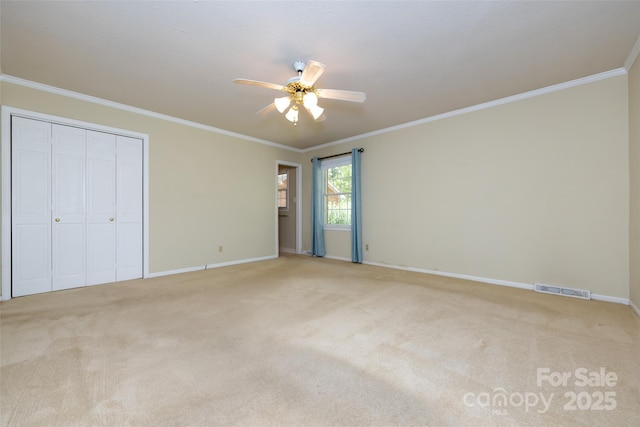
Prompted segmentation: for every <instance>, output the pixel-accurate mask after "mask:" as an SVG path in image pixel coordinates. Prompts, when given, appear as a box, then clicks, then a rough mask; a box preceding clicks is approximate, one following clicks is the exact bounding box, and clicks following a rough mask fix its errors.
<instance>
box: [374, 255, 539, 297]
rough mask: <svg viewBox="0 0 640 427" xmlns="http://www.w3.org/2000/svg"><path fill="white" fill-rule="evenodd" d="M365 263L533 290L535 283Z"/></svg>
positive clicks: (379, 265) (379, 264)
mask: <svg viewBox="0 0 640 427" xmlns="http://www.w3.org/2000/svg"><path fill="white" fill-rule="evenodd" d="M363 264H368V265H375V266H378V267H387V268H395V269H396V270H406V271H414V272H416V273H425V274H435V275H436V276H445V277H454V278H456V279H464V280H472V281H474V282H482V283H490V284H492V285H500V286H508V287H510V288H520V289H527V290H533V288H534V285H531V284H528V283H519V282H511V281H508V280H499V279H489V278H486V277H478V276H469V275H467V274H456V273H447V272H445V271H436V270H428V269H426V268H416V267H405V266H400V265H391V264H382V263H378V262H368V261H365V262H363Z"/></svg>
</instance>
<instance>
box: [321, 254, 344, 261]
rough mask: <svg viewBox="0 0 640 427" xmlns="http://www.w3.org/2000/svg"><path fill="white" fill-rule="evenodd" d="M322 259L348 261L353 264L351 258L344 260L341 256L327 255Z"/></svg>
mask: <svg viewBox="0 0 640 427" xmlns="http://www.w3.org/2000/svg"><path fill="white" fill-rule="evenodd" d="M322 258H327V259H337V260H338V261H347V262H351V258H343V257H341V256H333V255H325V256H323V257H322Z"/></svg>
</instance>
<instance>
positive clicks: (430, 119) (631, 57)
mask: <svg viewBox="0 0 640 427" xmlns="http://www.w3.org/2000/svg"><path fill="white" fill-rule="evenodd" d="M639 53H640V38H638V41H637V42H636V45H635V46H634V48H633V50H632V51H631V53H630V54H629V57H628V58H627V60H626V61H625V67H623V68H616V69H614V70H610V71H605V72H603V73H599V74H594V75H591V76H587V77H582V78H579V79H575V80H570V81H568V82H564V83H559V84H556V85H551V86H547V87H544V88H540V89H535V90H532V91H529V92H523V93H521V94H518V95H512V96H508V97H505V98H500V99H497V100H494V101H489V102H485V103H482V104H477V105H473V106H471V107H465V108H461V109H459V110H454V111H449V112H446V113H442V114H438V115H435V116H431V117H426V118H424V119H419V120H415V121H412V122H407V123H403V124H400V125H396V126H391V127H388V128H384V129H379V130H376V131H372V132H367V133H363V134H360V135H355V136H352V137H349V138H344V139H339V140H337V141H333V142H328V143H326V144H320V145H315V146H313V147H309V148H305V149H300V148H294V147H289V146H286V145H282V144H278V143H276V142H272V141H267V140H264V139H259V138H254V137H251V136H248V135H243V134H239V133H235V132H230V131H227V130H224V129H219V128H216V127H213V126H208V125H204V124H202V123H197V122H192V121H189V120H184V119H179V118H177V117H173V116H168V115H165V114H160V113H156V112H153V111H149V110H144V109H142V108H137V107H132V106H130V105H126V104H120V103H117V102H113V101H108V100H106V99H102V98H97V97H94V96H89V95H84V94H81V93H78V92H73V91H69V90H66V89H60V88H56V87H53V86H48V85H44V84H41V83H36V82H32V81H30V80H25V79H21V78H18V77H13V76H9V75H6V74H3V75H0V81H5V82H7V83H13V84H17V85H20V86H25V87H29V88H32V89H37V90H42V91H45V92H50V93H54V94H57V95H61V96H66V97H70V98H75V99H79V100H82V101H87V102H92V103H95V104H100V105H104V106H107V107H111V108H116V109H120V110H124V111H129V112H132V113H136V114H141V115H145V116H148V117H153V118H157V119H161V120H167V121H170V122H174V123H178V124H182V125H185V126H191V127H194V128H197V129H203V130H206V131H209V132H214V133H218V134H222V135H227V136H231V137H234V138H239V139H243V140H246V141H251V142H256V143H258V144H263V145H269V146H271V147H276V148H281V149H284V150H287V151H293V152H296V153H308V152H310V151H315V150H320V149H323V148H327V147H332V146H334V145H340V144H345V143H347V142H352V141H358V140H360V139H364V138H368V137H372V136H376V135H383V134H385V133H389V132H394V131H397V130H401V129H407V128H411V127H414V126H420V125H423V124H425V123H430V122H435V121H438V120H443V119H447V118H450V117H455V116H459V115H462V114H467V113H471V112H474V111H479V110H484V109H486V108H492V107H496V106H498V105H504V104H509V103H511V102H517V101H521V100H523V99H528V98H533V97H536V96H540V95H544V94H547V93H552V92H557V91H561V90H564V89H568V88H572V87H575V86H581V85H584V84H589V83H593V82H597V81H600V80H605V79H608V78H611V77H617V76H622V75H625V74H627V73H628V71H629V70H628V69H627V68H626V66H627V63H628V62H630V64H629V68H630V67H631V65H633V62H634V61H635V58H636V57H637V56H638V54H639Z"/></svg>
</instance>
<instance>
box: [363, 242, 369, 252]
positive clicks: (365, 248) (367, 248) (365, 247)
mask: <svg viewBox="0 0 640 427" xmlns="http://www.w3.org/2000/svg"><path fill="white" fill-rule="evenodd" d="M364 250H365V251H368V250H369V244H368V243H367V244H366V245H364Z"/></svg>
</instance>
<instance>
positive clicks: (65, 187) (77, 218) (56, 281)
mask: <svg viewBox="0 0 640 427" xmlns="http://www.w3.org/2000/svg"><path fill="white" fill-rule="evenodd" d="M52 137H53V155H52V160H53V161H52V165H53V174H52V187H53V200H52V216H53V223H52V224H53V230H52V241H53V246H52V248H53V252H52V261H53V269H52V275H53V284H52V289H53V290H54V291H56V290H60V289H69V288H77V287H80V286H84V285H85V284H86V257H85V254H86V234H85V227H86V212H85V193H86V188H85V182H86V181H85V162H86V154H85V149H86V144H85V139H86V131H85V130H84V129H80V128H76V127H71V126H62V125H58V124H54V125H52Z"/></svg>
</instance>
